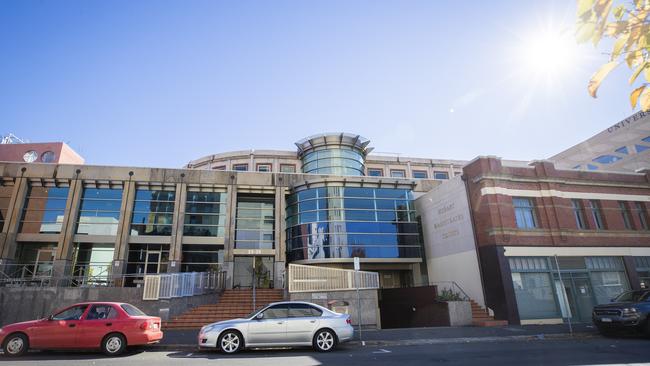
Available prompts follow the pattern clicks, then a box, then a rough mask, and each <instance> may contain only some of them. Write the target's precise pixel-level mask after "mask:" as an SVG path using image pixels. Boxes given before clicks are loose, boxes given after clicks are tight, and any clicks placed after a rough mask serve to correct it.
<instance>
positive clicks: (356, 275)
mask: <svg viewBox="0 0 650 366" xmlns="http://www.w3.org/2000/svg"><path fill="white" fill-rule="evenodd" d="M360 269H361V264H360V263H359V257H354V287H356V288H357V318H358V319H359V341H361V345H362V346H365V345H366V342H364V341H363V337H362V334H361V294H360V292H359V270H360Z"/></svg>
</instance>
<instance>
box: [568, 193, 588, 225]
mask: <svg viewBox="0 0 650 366" xmlns="http://www.w3.org/2000/svg"><path fill="white" fill-rule="evenodd" d="M571 206H572V207H573V216H574V217H575V219H576V227H577V228H578V229H580V230H584V229H586V228H587V223H586V222H585V215H584V212H583V209H582V204H581V203H580V200H576V199H573V200H571Z"/></svg>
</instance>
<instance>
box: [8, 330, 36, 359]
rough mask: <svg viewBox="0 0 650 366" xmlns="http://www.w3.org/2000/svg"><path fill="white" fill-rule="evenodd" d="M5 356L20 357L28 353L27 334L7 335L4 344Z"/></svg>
mask: <svg viewBox="0 0 650 366" xmlns="http://www.w3.org/2000/svg"><path fill="white" fill-rule="evenodd" d="M2 349H3V350H4V351H5V353H4V354H5V356H8V357H18V356H22V355H24V354H25V353H27V350H28V349H29V341H28V340H27V336H26V335H24V334H22V333H15V334H12V335H10V336H9V337H7V338H6V339H5V341H4V343H3V344H2Z"/></svg>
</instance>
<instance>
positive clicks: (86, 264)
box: [72, 243, 115, 286]
mask: <svg viewBox="0 0 650 366" xmlns="http://www.w3.org/2000/svg"><path fill="white" fill-rule="evenodd" d="M114 251H115V250H114V243H74V260H73V263H74V267H73V273H72V276H73V281H74V283H75V285H77V286H82V285H84V286H106V285H107V284H108V283H109V280H110V279H111V265H112V262H113V253H114Z"/></svg>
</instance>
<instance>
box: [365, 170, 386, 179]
mask: <svg viewBox="0 0 650 366" xmlns="http://www.w3.org/2000/svg"><path fill="white" fill-rule="evenodd" d="M368 176H370V177H383V176H384V170H383V169H376V168H368Z"/></svg>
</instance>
